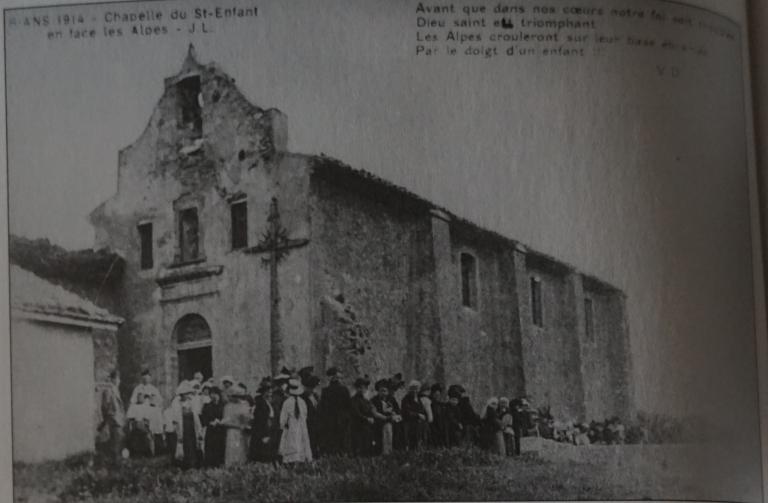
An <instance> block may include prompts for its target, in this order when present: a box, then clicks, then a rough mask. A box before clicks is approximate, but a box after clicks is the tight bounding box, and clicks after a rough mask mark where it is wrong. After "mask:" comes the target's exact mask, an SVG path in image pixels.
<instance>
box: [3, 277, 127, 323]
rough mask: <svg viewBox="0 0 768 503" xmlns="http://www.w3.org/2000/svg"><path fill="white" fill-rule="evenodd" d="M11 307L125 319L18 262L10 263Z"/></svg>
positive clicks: (108, 320)
mask: <svg viewBox="0 0 768 503" xmlns="http://www.w3.org/2000/svg"><path fill="white" fill-rule="evenodd" d="M10 281H11V309H13V310H17V311H21V312H25V313H34V314H43V315H50V316H61V317H64V318H70V319H73V320H82V321H96V322H102V323H113V324H120V323H122V322H123V319H122V318H120V317H118V316H115V315H113V314H111V313H110V312H109V311H107V310H106V309H104V308H101V307H99V306H97V305H96V304H94V303H92V302H91V301H89V300H86V299H84V298H82V297H80V296H79V295H77V294H74V293H72V292H70V291H67V290H65V289H64V288H62V287H60V286H57V285H54V284H52V283H49V282H48V281H46V280H44V279H42V278H40V277H38V276H35V275H34V274H33V273H31V272H29V271H27V270H24V269H22V268H21V267H19V266H17V265H11V267H10Z"/></svg>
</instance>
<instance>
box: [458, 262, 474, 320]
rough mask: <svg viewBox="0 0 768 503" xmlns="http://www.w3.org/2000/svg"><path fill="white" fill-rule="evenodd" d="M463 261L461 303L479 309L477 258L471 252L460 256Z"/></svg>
mask: <svg viewBox="0 0 768 503" xmlns="http://www.w3.org/2000/svg"><path fill="white" fill-rule="evenodd" d="M459 260H460V262H461V304H462V305H463V306H465V307H470V308H472V309H477V259H476V258H475V256H474V255H472V254H470V253H462V254H461V255H460V256H459Z"/></svg>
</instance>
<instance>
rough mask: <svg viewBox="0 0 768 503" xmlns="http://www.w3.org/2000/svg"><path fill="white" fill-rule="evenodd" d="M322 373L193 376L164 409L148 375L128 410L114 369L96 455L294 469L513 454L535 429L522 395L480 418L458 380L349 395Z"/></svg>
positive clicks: (360, 383) (365, 387)
mask: <svg viewBox="0 0 768 503" xmlns="http://www.w3.org/2000/svg"><path fill="white" fill-rule="evenodd" d="M326 374H327V378H328V384H327V385H326V386H325V387H323V388H322V389H321V388H320V378H319V377H317V376H316V375H314V374H313V369H312V367H306V368H303V369H301V370H299V371H298V372H294V371H291V370H289V369H286V368H283V369H282V371H281V373H280V374H279V375H277V376H275V377H265V378H264V379H262V380H261V382H260V383H259V385H258V387H257V388H256V389H255V391H254V392H252V393H250V392H249V391H248V389H247V387H246V385H245V384H244V383H242V382H238V381H237V380H236V379H234V378H233V377H232V376H223V377H221V378H220V379H219V380H218V381H214V380H213V379H208V380H204V377H203V375H202V374H201V373H196V374H195V376H194V378H193V379H191V380H185V381H182V382H181V383H180V384H179V386H178V388H177V389H176V393H175V396H174V397H173V399H172V400H171V402H170V405H169V406H168V407H167V408H164V407H163V399H162V396H161V395H160V392H159V390H158V389H157V388H156V387H155V386H154V385H153V384H152V376H151V374H150V372H149V371H148V370H145V371H144V372H143V373H142V376H141V383H140V384H138V385H137V386H136V387H135V389H134V390H133V393H132V394H131V398H130V403H129V404H128V407H127V410H126V411H125V412H123V410H124V409H123V403H122V400H121V398H120V392H119V385H120V377H119V374H118V373H117V372H113V373H112V374H111V375H110V381H111V382H110V385H109V386H108V387H107V388H106V389H105V390H104V391H103V393H102V395H101V407H100V412H101V420H100V422H99V428H98V433H97V435H98V443H99V446H100V451H101V452H103V453H104V454H105V455H106V457H107V459H109V460H111V461H112V462H116V461H119V459H120V458H123V457H126V456H129V457H149V456H163V455H167V456H170V457H171V458H172V459H173V460H174V461H175V462H176V463H178V464H180V465H181V466H183V467H200V466H207V467H214V466H230V465H233V464H237V463H244V462H248V461H251V462H265V463H285V464H292V463H298V462H305V461H311V460H312V459H313V458H316V457H319V456H327V455H352V456H377V455H386V454H389V453H391V452H392V451H393V450H417V449H422V448H425V447H452V446H458V445H463V444H475V445H479V446H481V447H483V448H486V449H488V450H491V451H493V452H495V453H497V454H500V455H509V456H512V455H517V454H519V453H520V440H521V438H522V437H523V436H526V435H529V434H531V432H532V430H536V428H537V425H536V424H534V422H533V421H532V418H533V417H535V415H536V414H535V411H534V410H533V409H532V408H531V407H530V404H529V403H528V401H527V399H526V398H522V397H521V398H516V399H513V400H509V399H508V398H504V397H501V398H491V399H489V400H488V401H487V403H486V406H485V407H484V408H483V410H482V411H481V413H479V414H478V413H477V412H476V411H475V409H474V408H473V406H472V404H471V401H470V397H469V396H468V394H467V390H466V389H465V388H464V387H463V386H461V385H460V384H452V385H450V386H448V387H447V389H446V388H445V387H444V386H443V385H442V384H440V383H436V384H432V385H429V384H426V383H421V382H419V381H417V380H413V381H411V382H409V383H408V384H407V385H406V383H405V381H404V380H403V378H402V375H401V374H395V375H394V376H392V377H388V378H385V379H380V380H378V381H376V382H375V383H373V387H371V384H372V383H371V381H370V379H369V378H368V377H358V378H356V379H355V380H354V381H352V384H353V389H354V391H353V392H350V388H348V387H347V385H346V384H345V383H344V376H343V375H342V372H341V370H340V369H338V368H335V367H334V368H330V369H328V371H327V372H326Z"/></svg>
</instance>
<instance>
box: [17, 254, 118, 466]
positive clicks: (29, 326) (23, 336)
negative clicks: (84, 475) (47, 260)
mask: <svg viewBox="0 0 768 503" xmlns="http://www.w3.org/2000/svg"><path fill="white" fill-rule="evenodd" d="M10 282H11V306H10V307H11V311H10V318H11V334H12V340H11V370H12V376H13V380H12V403H13V459H14V462H26V463H33V462H40V461H48V460H56V459H63V458H65V457H67V456H71V455H75V454H80V453H83V452H90V451H93V449H94V441H95V428H96V425H95V421H96V418H95V417H96V412H97V408H96V403H95V396H96V389H97V383H96V373H97V372H96V369H95V363H94V362H95V361H96V359H95V356H94V352H95V351H98V349H95V346H96V345H95V343H94V341H95V340H96V339H98V340H102V341H104V340H107V341H109V340H112V341H114V340H115V338H116V333H117V329H118V327H119V326H120V325H121V324H122V322H123V320H122V318H120V317H117V316H114V315H112V314H111V313H110V312H109V311H107V310H106V309H103V308H100V307H98V306H96V305H95V304H93V303H92V302H90V301H88V300H86V299H84V298H82V297H80V296H79V295H76V294H75V293H72V292H70V291H68V290H65V289H64V288H63V287H61V286H58V285H54V284H52V283H50V282H48V281H46V280H44V279H42V278H40V277H38V276H36V275H35V274H33V273H32V272H29V271H27V270H25V269H22V268H21V267H19V266H18V265H11V267H10ZM112 345H113V346H114V344H112Z"/></svg>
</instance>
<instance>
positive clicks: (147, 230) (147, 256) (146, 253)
mask: <svg viewBox="0 0 768 503" xmlns="http://www.w3.org/2000/svg"><path fill="white" fill-rule="evenodd" d="M138 230H139V242H140V248H141V253H140V255H141V257H140V262H141V268H142V269H152V267H154V257H153V253H152V252H153V250H152V224H151V223H145V224H140V225H139V226H138Z"/></svg>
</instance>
